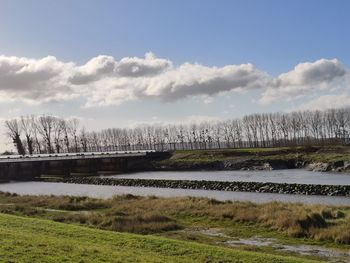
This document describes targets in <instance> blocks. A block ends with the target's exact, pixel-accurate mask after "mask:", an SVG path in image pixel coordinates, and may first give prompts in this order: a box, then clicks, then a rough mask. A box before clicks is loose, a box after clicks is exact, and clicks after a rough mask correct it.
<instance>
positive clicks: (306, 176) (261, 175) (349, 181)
mask: <svg viewBox="0 0 350 263" xmlns="http://www.w3.org/2000/svg"><path fill="white" fill-rule="evenodd" d="M108 177H114V178H130V179H168V180H206V181H243V182H271V183H300V184H323V185H350V173H325V172H311V171H306V170H303V169H289V170H275V171H190V172H182V171H181V172H180V171H175V172H167V171H166V172H164V171H157V172H141V173H132V174H120V175H112V176H108Z"/></svg>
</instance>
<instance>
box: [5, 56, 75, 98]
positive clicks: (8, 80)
mask: <svg viewBox="0 0 350 263" xmlns="http://www.w3.org/2000/svg"><path fill="white" fill-rule="evenodd" d="M72 67H73V64H72V63H63V62H61V61H58V60H57V59H56V58H55V57H52V56H48V57H45V58H42V59H37V60H36V59H28V58H19V57H6V56H0V95H1V100H2V101H4V100H15V99H21V100H23V101H26V102H31V103H35V102H40V101H47V100H55V99H57V100H61V99H65V98H68V97H71V96H73V95H74V92H73V90H72V89H71V87H70V85H68V83H67V82H66V79H67V74H69V71H70V70H71V69H72Z"/></svg>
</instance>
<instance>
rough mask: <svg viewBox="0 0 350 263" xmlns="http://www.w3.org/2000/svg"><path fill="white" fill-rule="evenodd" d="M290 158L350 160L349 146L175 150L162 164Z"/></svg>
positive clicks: (326, 160)
mask: <svg viewBox="0 0 350 263" xmlns="http://www.w3.org/2000/svg"><path fill="white" fill-rule="evenodd" d="M232 159H236V160H242V161H244V160H262V161H268V160H276V159H279V160H291V159H299V160H304V161H306V162H309V163H311V162H337V161H350V147H349V146H341V145H327V146H299V147H276V148H244V149H216V150H193V151H175V152H173V154H172V156H171V158H169V159H167V160H163V161H162V162H161V163H162V164H181V163H183V164H190V163H194V164H205V163H212V162H215V161H224V160H232Z"/></svg>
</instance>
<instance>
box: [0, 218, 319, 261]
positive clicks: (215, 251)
mask: <svg viewBox="0 0 350 263" xmlns="http://www.w3.org/2000/svg"><path fill="white" fill-rule="evenodd" d="M0 240H1V242H0V255H1V259H0V260H1V261H2V262H313V261H311V260H306V259H300V258H295V257H282V256H275V255H267V254H263V253H257V252H247V251H240V250H237V249H228V248H222V247H216V246H209V245H204V244H197V243H194V242H185V241H177V240H171V239H166V238H162V237H153V236H141V235H135V234H129V233H115V232H111V231H103V230H97V229H91V228H87V227H81V226H74V225H66V224H61V223H57V222H53V221H47V220H41V219H32V218H23V217H18V216H11V215H5V214H0Z"/></svg>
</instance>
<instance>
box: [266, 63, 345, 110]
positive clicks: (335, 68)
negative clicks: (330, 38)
mask: <svg viewBox="0 0 350 263" xmlns="http://www.w3.org/2000/svg"><path fill="white" fill-rule="evenodd" d="M346 74H347V70H346V69H345V67H344V66H343V65H342V64H341V63H340V62H339V61H338V60H337V59H332V60H328V59H320V60H317V61H315V62H313V63H309V62H307V63H301V64H298V65H296V66H295V67H294V69H293V70H291V71H289V72H286V73H283V74H281V75H279V76H278V77H277V78H275V79H274V80H273V81H272V83H271V85H270V86H269V87H268V88H267V89H266V91H265V92H264V93H263V95H262V97H261V99H260V102H261V103H263V104H268V103H270V102H273V101H276V100H280V99H284V100H290V99H294V98H298V97H301V96H304V95H305V94H307V93H310V92H312V91H317V90H325V89H331V88H332V87H334V85H336V81H341V80H342V78H343V79H344V77H345V76H346Z"/></svg>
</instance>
